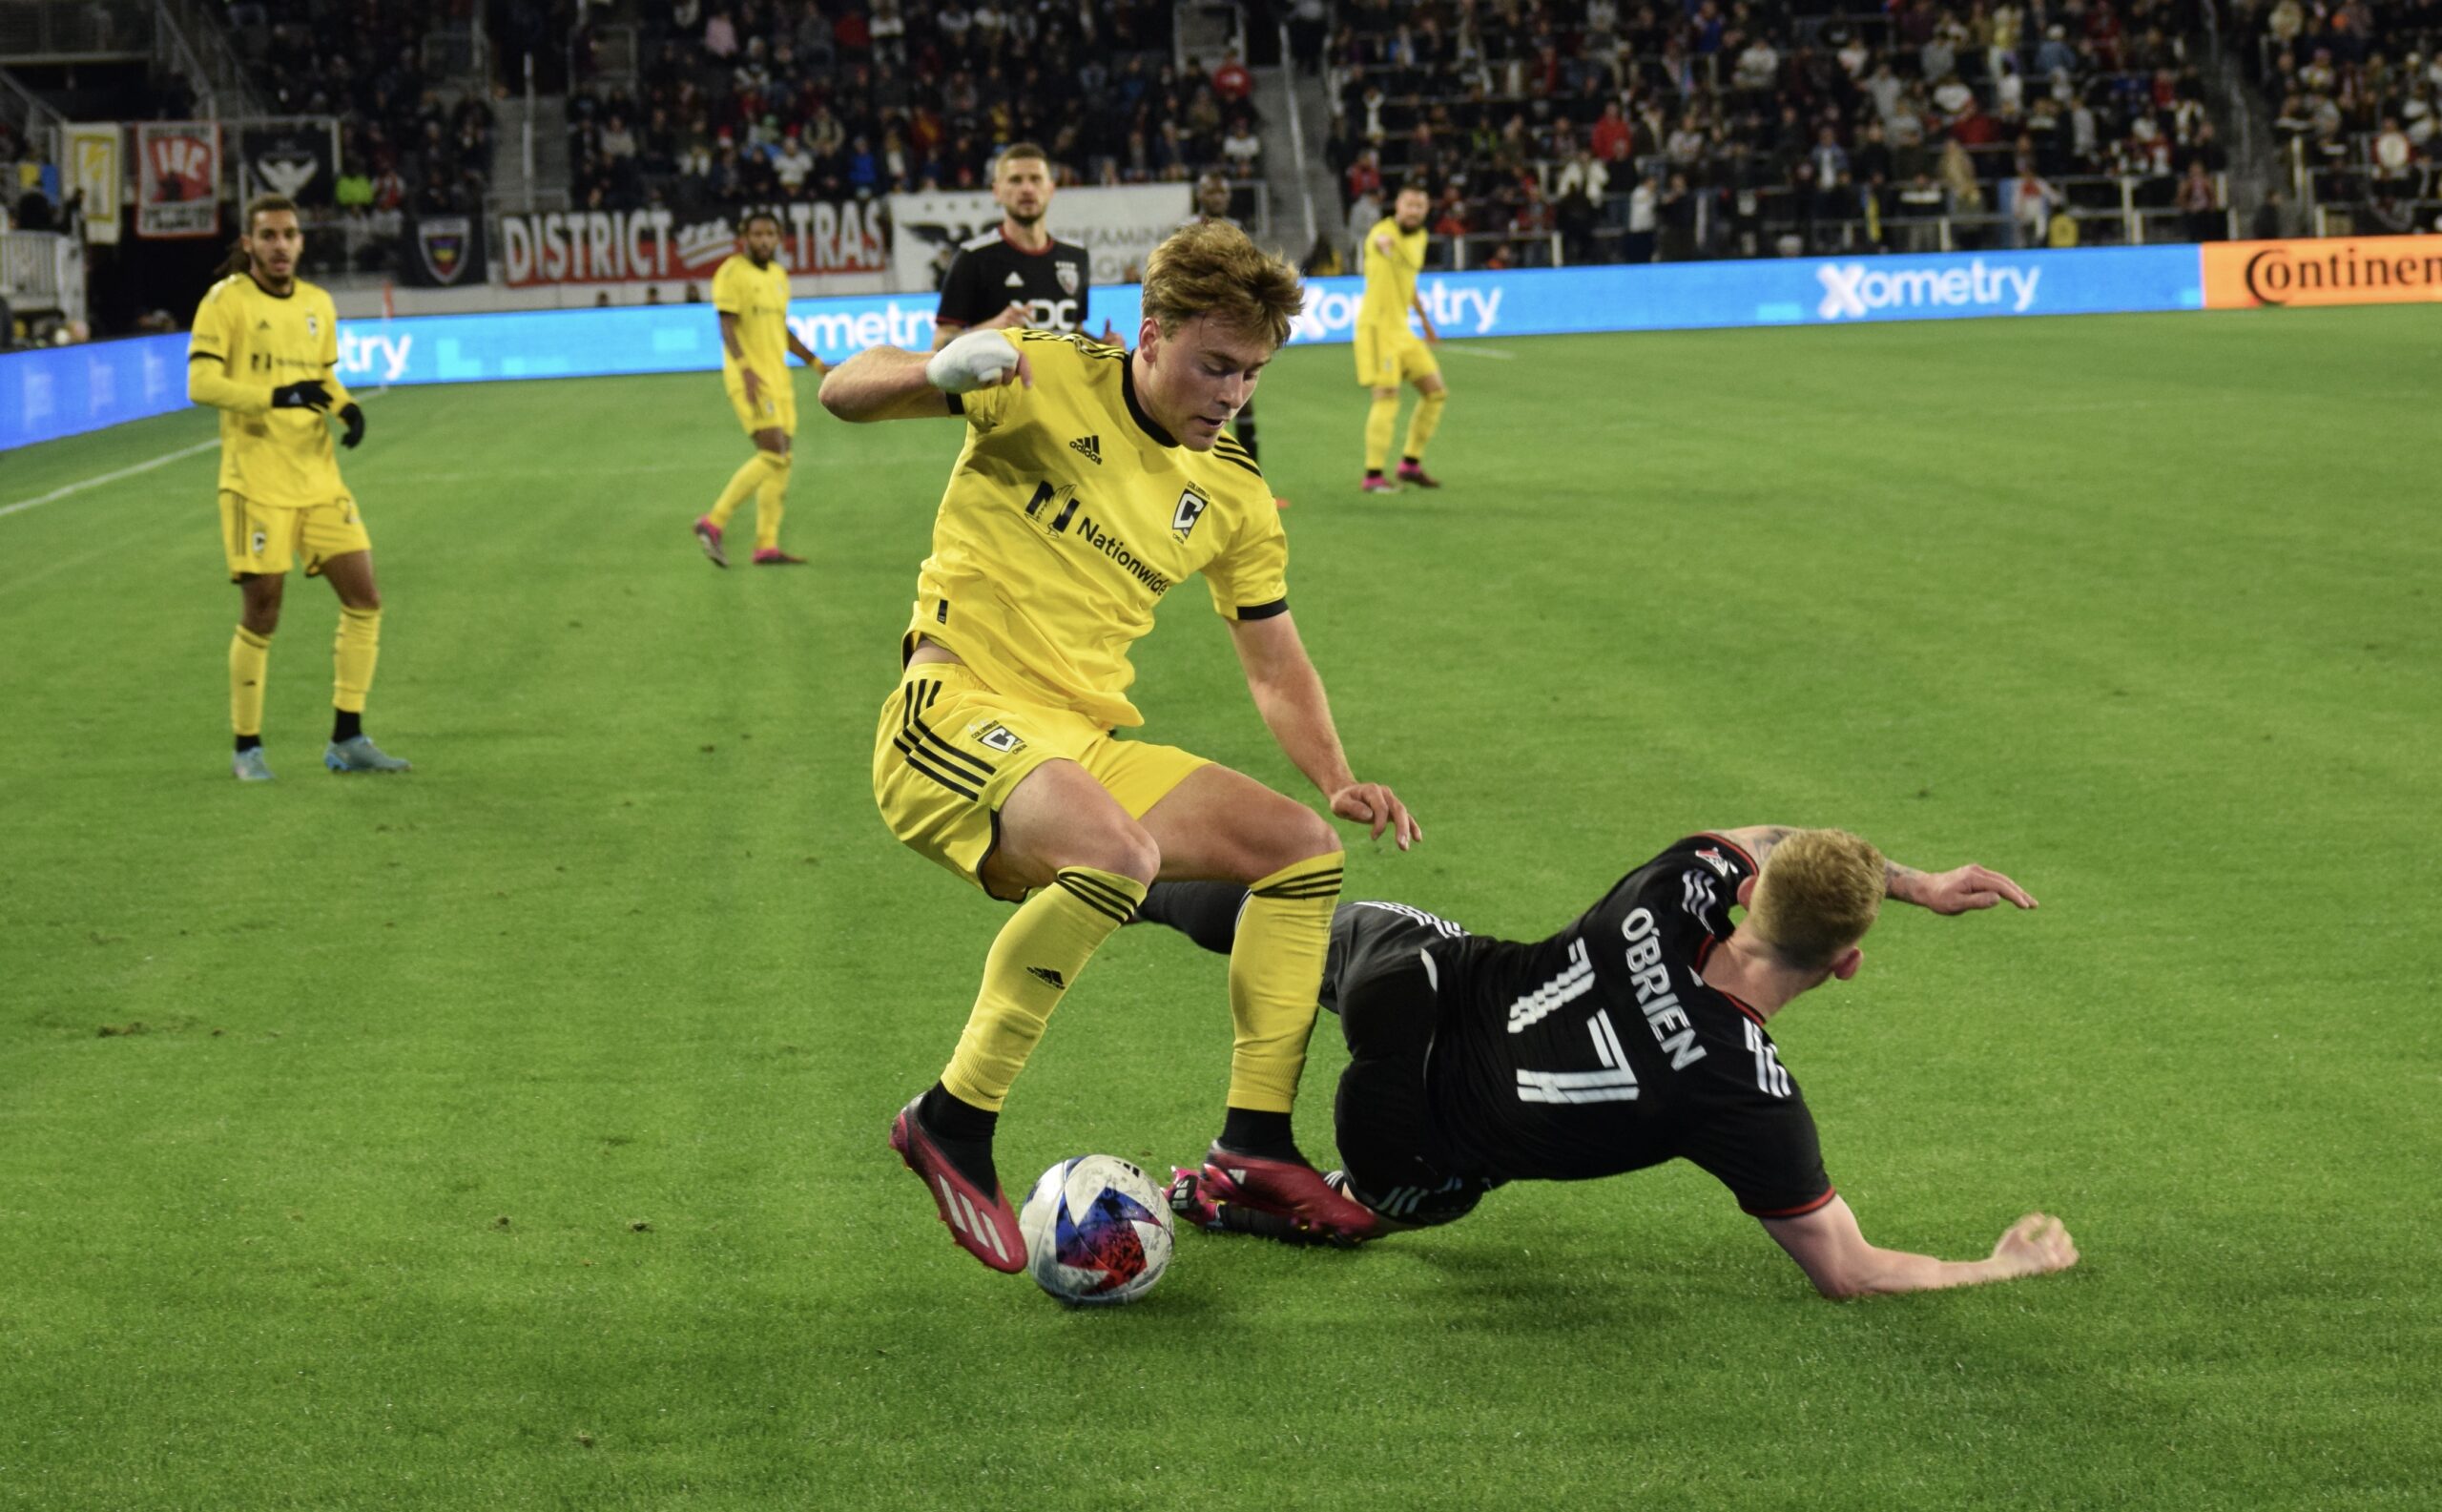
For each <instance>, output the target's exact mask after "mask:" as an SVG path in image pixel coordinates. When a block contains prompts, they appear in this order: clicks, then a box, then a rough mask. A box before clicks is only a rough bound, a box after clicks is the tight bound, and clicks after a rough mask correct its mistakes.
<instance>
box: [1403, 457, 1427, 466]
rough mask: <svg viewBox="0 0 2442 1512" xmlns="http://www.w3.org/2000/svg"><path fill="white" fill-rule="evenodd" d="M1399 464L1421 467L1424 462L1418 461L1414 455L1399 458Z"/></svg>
mask: <svg viewBox="0 0 2442 1512" xmlns="http://www.w3.org/2000/svg"><path fill="white" fill-rule="evenodd" d="M1399 466H1402V467H1421V466H1424V464H1423V463H1420V462H1418V461H1417V460H1416V459H1415V458H1414V457H1401V458H1400V459H1399Z"/></svg>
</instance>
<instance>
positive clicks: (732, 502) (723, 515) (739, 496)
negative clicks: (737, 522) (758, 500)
mask: <svg viewBox="0 0 2442 1512" xmlns="http://www.w3.org/2000/svg"><path fill="white" fill-rule="evenodd" d="M771 457H772V454H771V453H770V452H768V451H765V450H763V449H761V448H760V447H757V448H756V449H755V455H754V456H752V457H749V458H747V459H746V463H745V465H744V466H741V467H739V468H738V469H737V470H736V471H735V472H733V473H731V474H730V475H729V485H728V487H724V488H722V489H721V496H720V497H719V498H717V499H714V501H713V507H711V508H709V509H707V510H705V511H704V513H705V514H706V515H707V516H708V517H710V518H711V520H712V522H713V524H714V525H715V526H718V527H719V528H722V529H724V530H726V529H728V528H729V517H730V516H731V515H733V514H735V513H736V512H737V507H738V506H739V505H741V504H744V503H745V502H746V501H747V498H748V496H749V495H751V494H753V493H754V492H755V489H756V488H757V487H761V486H762V483H763V475H764V474H765V472H767V471H768V470H769V468H768V467H767V466H766V464H767V463H769V462H770V461H771Z"/></svg>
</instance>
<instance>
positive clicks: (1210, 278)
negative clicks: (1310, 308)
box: [1143, 220, 1306, 347]
mask: <svg viewBox="0 0 2442 1512" xmlns="http://www.w3.org/2000/svg"><path fill="white" fill-rule="evenodd" d="M1143 302H1144V309H1145V313H1146V314H1147V315H1149V316H1151V317H1152V318H1153V320H1154V321H1156V322H1157V323H1158V324H1159V325H1160V326H1161V330H1162V334H1163V335H1164V336H1176V335H1177V334H1178V330H1179V327H1180V326H1182V325H1184V324H1186V323H1187V322H1188V321H1192V320H1194V319H1195V318H1196V317H1198V316H1210V317H1211V318H1212V320H1213V321H1216V322H1217V323H1219V324H1222V325H1225V326H1228V327H1230V328H1231V330H1234V331H1239V332H1243V333H1244V334H1246V335H1249V336H1259V337H1262V338H1263V339H1264V340H1265V341H1267V342H1271V343H1272V344H1273V346H1275V347H1276V346H1278V345H1280V343H1282V342H1286V341H1288V340H1289V321H1290V319H1291V318H1292V317H1293V316H1294V315H1295V314H1296V313H1297V312H1298V311H1299V310H1301V309H1303V308H1305V305H1306V291H1305V289H1304V287H1303V286H1301V285H1300V284H1299V283H1298V281H1297V273H1296V270H1295V269H1293V268H1292V267H1290V265H1289V264H1288V263H1286V262H1283V261H1281V260H1280V259H1278V258H1275V257H1273V256H1272V255H1271V254H1270V253H1268V252H1266V251H1264V250H1263V249H1262V248H1261V247H1258V246H1256V245H1255V244H1254V242H1253V241H1252V240H1250V239H1249V238H1248V237H1247V234H1246V233H1245V232H1243V231H1241V230H1239V229H1238V228H1237V227H1235V226H1233V225H1230V224H1228V223H1226V222H1223V221H1218V220H1215V221H1211V222H1199V223H1197V224H1194V225H1190V226H1186V227H1183V228H1181V229H1180V230H1178V231H1175V232H1172V233H1171V234H1170V237H1169V239H1168V240H1166V241H1164V242H1163V243H1162V244H1161V245H1160V246H1158V247H1155V248H1154V249H1153V253H1152V256H1150V257H1149V258H1147V259H1145V291H1144V297H1143Z"/></svg>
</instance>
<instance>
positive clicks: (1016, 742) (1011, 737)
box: [975, 724, 1026, 756]
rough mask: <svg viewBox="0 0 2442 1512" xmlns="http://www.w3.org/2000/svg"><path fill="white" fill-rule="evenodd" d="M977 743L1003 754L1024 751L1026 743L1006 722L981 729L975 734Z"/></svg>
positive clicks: (988, 749)
mask: <svg viewBox="0 0 2442 1512" xmlns="http://www.w3.org/2000/svg"><path fill="white" fill-rule="evenodd" d="M975 743H976V744H977V745H980V746H982V747H983V748H984V749H985V750H987V751H998V752H1000V753H1001V754H1002V755H1003V756H1007V755H1009V754H1010V753H1012V752H1016V751H1023V750H1024V749H1025V744H1026V743H1025V742H1024V740H1021V739H1019V738H1018V736H1017V733H1016V732H1015V731H1013V730H1011V729H1010V728H1009V727H1008V726H1007V725H1004V724H996V725H994V726H992V727H991V728H989V729H987V730H983V731H979V732H978V733H977V734H976V736H975Z"/></svg>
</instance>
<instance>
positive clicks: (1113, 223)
mask: <svg viewBox="0 0 2442 1512" xmlns="http://www.w3.org/2000/svg"><path fill="white" fill-rule="evenodd" d="M1189 187H1190V186H1188V185H1186V184H1131V185H1127V186H1123V187H1119V188H1112V189H1063V190H1061V191H1060V192H1059V193H1058V194H1056V195H1054V196H1053V197H1052V199H1051V216H1050V225H1051V234H1052V235H1053V236H1055V237H1057V238H1060V239H1061V240H1063V241H1073V242H1075V243H1077V244H1078V245H1080V246H1082V247H1084V248H1085V249H1086V251H1087V252H1089V253H1091V254H1092V255H1093V259H1094V269H1093V279H1094V287H1096V288H1098V289H1099V288H1104V287H1107V286H1108V285H1110V284H1114V283H1133V282H1135V281H1136V280H1137V279H1138V277H1139V276H1140V275H1142V274H1143V273H1144V271H1145V257H1146V254H1148V253H1149V252H1151V251H1152V250H1153V249H1154V248H1155V247H1157V246H1159V245H1160V244H1161V241H1162V238H1164V237H1167V236H1169V234H1170V233H1171V232H1173V231H1176V230H1177V229H1178V228H1179V223H1180V222H1181V221H1183V220H1185V219H1186V218H1187V217H1188V216H1189V214H1190V210H1191V209H1192V205H1191V203H1190V198H1189ZM890 223H891V228H892V230H893V232H894V236H893V238H892V241H891V256H890V270H891V280H890V281H891V282H892V284H893V285H895V286H896V287H897V288H898V289H900V291H901V292H902V293H908V294H921V293H924V292H926V291H929V290H933V289H938V288H940V287H941V286H942V277H941V276H942V272H943V271H944V270H946V269H947V268H948V267H949V259H950V254H952V253H954V252H956V251H957V250H958V244H959V243H960V242H962V241H964V240H965V239H966V238H969V237H973V236H980V235H982V234H983V233H984V232H986V231H989V230H991V229H992V228H993V227H994V226H997V225H999V224H1000V223H1001V207H1000V206H999V205H996V204H994V203H993V202H992V197H991V196H990V195H988V194H984V193H982V192H981V191H965V190H962V191H960V192H957V193H954V194H940V193H937V194H921V195H893V196H891V197H890Z"/></svg>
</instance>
